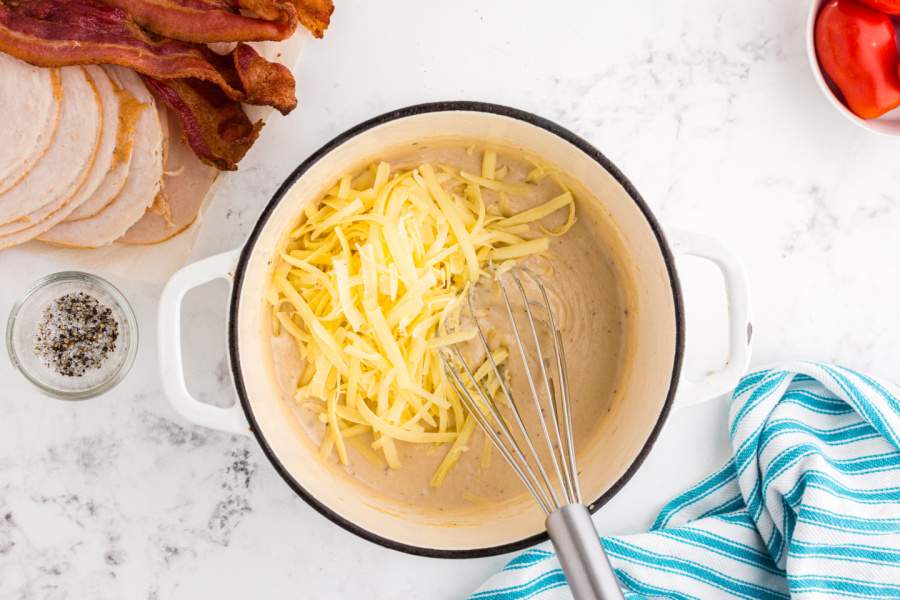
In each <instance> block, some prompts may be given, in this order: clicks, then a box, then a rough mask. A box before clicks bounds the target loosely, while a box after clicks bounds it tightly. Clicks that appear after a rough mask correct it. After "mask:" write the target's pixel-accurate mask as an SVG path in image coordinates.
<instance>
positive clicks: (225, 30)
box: [104, 0, 297, 43]
mask: <svg viewBox="0 0 900 600" xmlns="http://www.w3.org/2000/svg"><path fill="white" fill-rule="evenodd" d="M104 2H106V3H107V4H110V5H112V6H116V7H118V8H121V9H122V10H125V11H126V12H128V14H130V15H131V16H132V18H134V20H135V22H137V23H138V24H140V25H142V26H144V27H146V28H147V29H150V30H152V31H154V32H156V33H158V34H160V35H164V36H166V37H170V38H173V39H176V40H184V41H188V42H207V43H209V42H250V41H262V40H283V39H285V38H288V37H290V36H291V34H293V33H294V30H296V29H297V11H296V9H295V8H294V5H293V4H290V3H288V2H287V0H254V1H251V2H247V1H246V0H232V1H226V0H104ZM244 4H249V5H251V6H243V5H244ZM239 8H247V9H248V10H251V11H253V12H254V13H255V14H257V15H258V16H259V17H260V18H254V17H248V16H244V15H241V14H240V13H239V12H238V9H239Z"/></svg>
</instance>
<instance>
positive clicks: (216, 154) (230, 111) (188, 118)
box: [144, 76, 262, 170]
mask: <svg viewBox="0 0 900 600" xmlns="http://www.w3.org/2000/svg"><path fill="white" fill-rule="evenodd" d="M144 83H146V84H147V87H148V88H150V91H151V92H153V95H155V96H156V97H157V98H158V99H159V100H160V101H162V102H163V103H164V104H165V105H166V106H167V107H169V109H170V110H171V111H172V113H173V114H174V115H175V116H177V117H178V120H179V121H180V122H181V127H182V129H183V130H184V136H185V139H186V141H187V143H188V144H189V145H190V147H191V149H192V150H193V151H194V153H195V154H196V155H197V156H198V157H199V158H200V160H202V161H203V162H205V163H207V164H210V165H212V166H214V167H216V168H218V169H222V170H234V169H236V168H237V163H238V162H239V161H240V160H241V159H242V158H243V157H244V154H246V152H247V150H249V149H250V146H252V145H253V142H254V141H256V136H258V135H259V130H260V129H261V128H262V121H257V122H256V123H251V122H250V119H248V118H247V115H246V114H245V113H244V111H243V109H242V108H241V105H240V104H239V103H237V102H235V101H234V100H232V99H230V98H229V97H228V96H226V95H225V94H224V93H222V90H221V89H219V88H218V87H216V86H214V85H212V84H211V83H209V82H206V81H200V80H198V79H170V80H167V81H160V80H158V79H153V78H152V77H146V76H145V77H144Z"/></svg>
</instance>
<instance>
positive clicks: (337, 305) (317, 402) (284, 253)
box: [267, 151, 575, 486]
mask: <svg viewBox="0 0 900 600" xmlns="http://www.w3.org/2000/svg"><path fill="white" fill-rule="evenodd" d="M507 171H508V169H507V168H506V167H505V166H504V167H500V168H498V167H497V155H496V154H495V153H494V152H493V151H486V152H484V155H483V160H482V172H481V173H480V174H472V173H466V172H461V171H458V170H455V169H453V168H451V167H447V166H437V167H435V166H432V165H430V164H423V165H421V166H419V167H418V168H415V169H411V170H404V171H398V172H393V173H392V172H391V168H390V165H388V164H387V163H385V162H382V163H379V164H377V165H371V166H370V167H369V168H368V169H367V170H365V171H364V172H363V173H362V174H360V175H358V176H356V177H355V178H354V177H352V176H351V175H345V176H344V177H342V178H341V179H340V181H339V183H338V184H337V185H335V186H334V187H333V188H332V189H331V190H329V191H328V192H327V193H326V195H325V197H324V199H323V200H322V201H321V202H320V203H319V204H318V205H313V204H312V203H311V204H309V205H308V206H307V208H306V209H305V211H304V212H305V214H304V216H305V219H304V220H303V221H302V223H301V224H300V225H299V226H297V227H296V228H295V229H294V230H293V231H292V232H291V233H290V234H289V235H288V236H287V238H286V239H285V240H284V242H283V244H282V245H281V247H280V248H279V256H280V261H278V263H277V265H276V267H275V270H274V273H273V278H272V285H271V287H270V289H269V291H268V295H267V300H268V302H269V303H270V304H271V306H272V311H273V329H274V333H275V334H276V335H278V334H280V332H281V330H282V329H283V330H284V331H286V332H287V333H289V334H290V335H291V336H293V338H294V340H296V343H297V347H298V348H299V351H300V355H301V357H302V358H303V360H304V363H305V369H304V371H303V373H302V374H301V376H300V379H299V384H298V389H297V392H296V400H297V401H298V402H299V403H301V404H302V405H303V406H305V407H307V408H310V409H312V410H314V411H315V412H317V413H318V414H319V419H320V420H321V421H322V422H324V423H325V424H326V433H325V437H324V439H323V442H322V445H321V447H320V452H321V454H322V455H323V456H325V457H327V456H330V455H331V453H332V452H333V451H336V453H337V456H338V459H339V460H340V461H341V463H343V464H347V463H348V457H347V447H348V444H352V445H353V446H354V447H355V448H357V449H358V450H359V451H360V453H361V454H362V455H363V456H365V457H367V458H369V459H370V460H380V458H383V460H384V461H385V462H386V463H387V465H388V466H389V467H391V468H395V469H396V468H399V467H400V466H401V464H400V458H399V453H398V450H397V443H398V442H407V443H413V444H432V445H433V444H439V445H443V444H450V446H449V449H448V450H447V453H446V455H445V457H444V459H443V460H442V462H441V464H440V465H439V467H438V469H437V471H436V472H435V474H434V477H433V478H432V481H431V484H432V485H433V486H439V485H441V483H442V482H443V480H444V478H445V477H446V475H447V473H448V472H449V470H450V469H451V467H452V466H453V465H454V463H455V462H456V461H457V460H458V459H459V457H460V456H461V455H462V453H463V452H465V451H466V450H467V449H468V444H469V441H470V439H471V437H472V434H473V431H474V429H475V427H476V423H475V421H474V419H473V418H472V417H470V416H468V415H467V413H466V411H465V409H464V408H463V406H462V404H461V403H460V401H459V399H458V398H457V397H456V394H455V393H454V392H453V389H452V388H451V387H450V385H449V382H448V381H447V380H446V376H445V373H444V370H443V366H442V362H441V359H440V356H439V354H438V351H439V349H440V348H441V347H443V346H447V345H450V344H454V343H458V342H462V341H465V340H467V339H470V338H471V337H472V336H473V335H474V332H472V331H469V332H456V333H453V334H450V335H444V336H443V337H442V336H440V335H439V334H438V332H439V331H444V329H443V328H441V325H442V324H443V323H444V322H445V321H446V320H447V319H448V318H453V317H452V315H453V313H454V310H455V309H458V303H457V300H458V299H459V298H460V297H461V296H462V295H463V294H464V293H465V292H466V290H467V288H468V286H469V285H470V284H472V283H473V282H475V281H476V280H477V279H478V278H479V277H480V276H481V275H482V274H483V273H484V272H485V270H486V269H487V268H488V267H490V266H491V265H492V264H498V263H504V262H507V261H512V260H515V259H520V258H522V257H525V256H529V255H533V254H539V253H543V252H545V251H546V250H547V249H548V245H549V238H548V236H558V235H562V234H563V233H565V232H566V231H567V230H568V229H569V228H570V227H571V226H572V225H573V224H574V223H575V203H574V199H573V196H572V193H571V191H569V190H568V189H567V188H566V187H565V186H564V184H563V183H562V181H561V180H560V179H559V178H558V177H554V179H555V180H556V182H557V183H558V184H559V185H560V187H561V193H560V194H559V195H558V196H557V197H555V198H553V199H552V200H550V201H549V202H546V203H545V204H541V205H539V206H536V207H533V208H530V209H528V210H525V211H523V212H519V213H517V214H512V215H507V216H504V215H502V214H500V212H499V211H498V210H497V208H496V207H494V206H490V207H488V206H486V204H485V202H484V199H483V192H484V191H485V190H492V191H493V192H497V193H498V194H499V195H500V197H503V196H504V195H508V196H517V195H525V194H529V193H530V192H531V191H532V190H533V189H534V185H533V182H535V181H539V180H540V179H541V178H543V177H544V176H545V175H547V174H551V173H548V172H547V171H546V169H544V167H541V166H537V167H535V170H533V171H532V172H531V173H530V174H529V176H528V177H527V178H526V181H524V182H513V181H506V180H505V179H504V178H505V177H506V175H507ZM562 209H567V210H568V218H567V219H566V222H565V223H564V224H563V225H562V226H561V227H560V228H559V229H557V230H548V229H545V228H543V227H540V226H539V232H536V231H534V229H537V228H535V227H534V226H535V225H536V224H538V222H539V221H540V220H541V219H543V218H544V217H546V216H548V215H550V214H551V213H554V212H556V211H558V210H562ZM507 356H508V353H507V352H506V351H505V350H504V349H498V350H496V351H495V352H494V358H495V360H496V361H497V363H498V364H500V363H503V362H504V361H505V360H506V359H507ZM476 377H478V378H479V379H480V380H481V381H483V382H484V385H485V386H486V387H487V389H488V390H489V391H490V393H492V394H493V393H496V392H497V389H498V387H499V384H498V382H496V381H495V380H494V379H495V378H494V377H493V374H492V372H491V370H490V368H489V364H488V363H484V364H482V365H481V366H480V367H479V368H478V369H477V372H476ZM488 446H489V445H488V444H485V447H486V451H487V449H488ZM379 457H380V458H379ZM488 460H489V455H488V454H486V453H484V454H482V457H481V462H482V465H486V464H487V461H488Z"/></svg>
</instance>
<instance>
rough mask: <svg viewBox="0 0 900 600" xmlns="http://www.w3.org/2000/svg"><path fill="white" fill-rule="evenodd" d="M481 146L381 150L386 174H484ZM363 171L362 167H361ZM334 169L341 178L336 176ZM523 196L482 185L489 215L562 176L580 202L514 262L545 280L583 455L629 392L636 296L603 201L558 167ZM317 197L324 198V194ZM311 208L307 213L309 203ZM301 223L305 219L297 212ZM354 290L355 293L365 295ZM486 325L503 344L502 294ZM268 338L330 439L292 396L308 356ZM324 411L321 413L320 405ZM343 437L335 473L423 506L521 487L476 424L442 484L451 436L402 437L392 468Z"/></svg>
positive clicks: (488, 307)
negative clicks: (423, 169) (430, 440)
mask: <svg viewBox="0 0 900 600" xmlns="http://www.w3.org/2000/svg"><path fill="white" fill-rule="evenodd" d="M484 148H485V147H484V144H479V143H474V144H473V143H472V142H469V141H462V140H441V141H435V142H430V143H421V144H417V145H415V146H413V147H408V148H404V149H402V150H396V151H393V152H389V153H385V154H384V155H382V156H378V157H376V162H377V161H385V162H387V163H389V164H390V167H391V170H392V171H400V170H403V169H414V168H416V167H418V166H419V165H423V164H426V163H427V164H431V165H445V166H447V167H449V168H450V169H452V170H455V171H465V172H470V173H481V172H482V169H483V166H484V165H483V161H484V155H483V152H484ZM492 152H496V173H497V174H496V175H495V177H496V178H497V179H498V180H502V181H506V182H512V183H517V182H525V181H526V179H528V178H529V175H530V174H531V175H532V176H533V175H534V170H535V168H536V166H535V165H536V164H539V162H536V161H535V160H534V159H533V157H526V156H523V155H522V154H521V153H518V152H516V151H515V150H513V149H505V148H494V150H493V151H492ZM364 169H365V167H364V166H362V167H360V172H362V171H363V170H364ZM339 175H341V174H336V176H339ZM532 181H533V182H534V183H533V185H529V186H528V192H527V193H525V194H514V195H512V194H505V193H502V192H497V191H493V190H490V189H483V190H482V197H483V201H484V204H485V205H486V206H487V207H488V208H489V214H501V215H509V214H517V213H521V212H522V211H525V210H527V209H529V208H532V207H535V206H539V205H542V204H545V203H547V202H549V201H550V200H552V199H553V198H555V197H557V196H558V195H559V194H560V190H561V187H560V185H561V184H565V186H566V187H567V188H568V189H570V190H571V192H572V193H573V195H574V198H575V205H574V206H575V215H576V221H575V223H574V225H572V226H571V227H570V228H569V229H568V230H567V231H566V232H565V233H564V234H562V235H559V236H558V237H554V236H549V237H548V239H549V247H548V249H547V251H546V252H542V253H541V254H540V255H539V256H538V255H532V256H527V257H525V258H522V259H520V260H519V261H518V263H517V266H524V267H527V268H528V269H529V270H531V271H532V272H534V273H537V274H539V276H540V278H541V280H542V281H543V283H544V285H545V287H546V289H547V292H548V295H549V298H550V303H551V306H552V309H553V311H554V315H555V318H556V321H557V324H558V325H559V328H560V331H561V333H562V340H563V345H564V348H565V355H566V360H567V364H568V369H567V371H568V379H569V386H570V397H571V399H572V411H573V427H574V438H575V447H576V449H578V450H579V451H583V450H585V449H587V448H588V447H590V446H591V445H592V444H593V443H594V442H595V440H594V436H595V434H596V432H597V430H598V427H599V424H600V423H601V421H602V420H603V418H604V415H605V414H606V412H607V410H608V409H609V406H610V405H611V404H612V402H613V399H614V398H616V397H617V396H620V395H622V394H624V390H623V389H622V385H621V382H622V381H624V380H625V379H626V377H625V374H626V372H627V370H628V369H630V367H631V364H630V363H631V361H630V357H631V355H632V354H633V348H632V345H631V344H632V342H631V336H630V334H629V331H630V329H631V326H630V323H631V322H632V321H633V320H634V318H635V315H634V311H635V310H637V308H636V307H635V306H633V301H632V298H633V294H632V292H631V283H630V280H629V277H628V275H627V272H626V270H625V269H624V268H622V265H621V264H620V257H622V256H623V255H624V251H623V249H622V248H623V246H622V242H621V240H620V237H619V233H618V231H617V229H616V227H615V226H614V225H613V224H612V222H611V220H610V218H609V217H608V215H607V213H606V211H605V209H604V207H603V202H602V198H592V197H590V196H589V195H588V194H587V193H586V192H585V191H584V190H583V189H582V188H581V187H580V186H579V185H578V182H576V181H572V180H570V179H569V178H568V177H567V176H566V175H565V173H563V172H559V173H554V175H553V176H544V177H541V178H536V179H535V178H532ZM319 201H321V200H319ZM306 213H307V215H308V214H311V211H309V210H307V211H306ZM298 220H299V221H301V222H302V220H303V217H298ZM566 220H567V211H566V210H557V211H554V212H553V213H552V214H548V215H547V216H545V217H542V218H541V220H540V222H539V223H538V224H535V225H536V226H537V225H540V226H542V227H543V228H545V230H547V231H555V230H558V229H559V228H560V227H561V226H562V225H563V224H564V223H565V222H566ZM360 293H361V292H360ZM483 307H484V311H483V313H482V315H481V322H482V326H483V327H485V328H490V329H492V330H496V331H498V332H499V333H498V334H497V335H496V336H495V338H494V339H495V340H496V341H497V343H498V344H502V345H504V346H507V347H508V346H510V343H511V340H510V339H509V336H508V334H507V333H508V332H506V333H504V332H505V330H504V328H505V327H506V325H505V323H506V313H505V311H503V310H501V309H502V305H501V304H499V303H498V301H497V298H496V297H493V298H486V299H484V301H483ZM279 329H280V330H279V331H278V333H277V335H276V334H275V332H274V331H273V333H272V334H271V346H272V355H273V359H274V367H275V372H276V375H277V378H278V382H279V386H280V387H281V389H282V391H283V396H284V402H285V403H287V405H288V406H290V407H291V408H292V413H293V414H294V416H295V418H297V419H298V420H299V422H300V423H301V424H302V426H303V427H302V428H303V430H304V431H305V432H306V434H307V435H308V436H309V438H310V441H311V443H312V444H314V445H317V446H318V445H320V444H321V443H322V440H323V436H325V435H326V425H325V423H324V420H325V419H324V418H323V417H322V414H323V412H322V411H320V410H311V409H310V408H309V405H310V403H309V402H308V401H306V400H299V399H298V398H297V389H298V385H299V384H300V383H301V382H300V379H301V376H302V374H303V372H304V370H305V366H304V361H303V360H302V358H301V356H300V353H299V351H298V347H297V343H296V342H295V339H294V338H292V336H291V335H290V334H289V333H288V332H287V331H285V330H284V328H279ZM509 379H510V386H511V391H512V394H513V396H514V398H515V399H516V400H517V401H523V402H530V395H529V391H528V387H527V383H526V381H525V380H524V378H523V377H522V376H521V370H520V369H516V368H515V366H514V365H513V364H512V362H511V364H510V367H509ZM322 410H324V409H322ZM526 421H527V423H526V424H527V425H528V426H529V430H530V431H532V432H535V433H534V437H535V439H537V440H538V441H540V440H539V438H540V434H539V433H538V430H539V426H538V425H537V423H536V422H535V419H534V415H531V417H528V418H527V419H526ZM357 437H358V439H357V440H356V441H355V442H354V443H353V444H347V446H346V453H347V464H346V465H344V464H341V463H340V462H339V461H338V459H337V456H336V455H335V453H334V451H333V448H331V447H329V448H328V453H327V455H325V456H321V455H320V459H321V460H323V461H326V462H327V463H328V464H329V465H330V468H332V469H333V470H334V472H335V473H336V474H337V475H338V476H340V477H347V478H351V479H352V480H354V481H355V482H356V483H358V484H359V485H360V486H363V487H364V488H366V490H365V491H366V492H367V493H369V494H371V493H375V494H380V495H383V496H386V497H388V498H391V499H393V500H396V501H400V502H407V503H410V504H415V505H417V506H421V507H423V508H429V507H430V508H433V509H435V510H440V509H441V508H447V509H449V508H453V507H459V506H461V505H473V504H474V505H478V504H483V503H493V502H499V501H507V500H511V499H513V498H518V497H520V496H521V495H522V494H525V493H526V491H525V488H524V487H523V485H522V484H521V482H520V481H519V480H518V479H517V477H516V475H515V473H514V472H513V470H512V469H511V468H510V467H509V466H508V465H507V464H506V463H505V462H504V460H503V457H502V456H501V455H500V454H499V453H498V452H497V451H496V450H487V449H485V446H486V445H490V444H491V442H490V441H489V440H488V439H487V437H486V436H485V434H484V433H483V432H482V431H481V430H479V429H477V428H476V430H475V431H474V433H473V434H472V436H471V438H470V439H469V441H468V443H467V444H465V449H464V451H463V452H462V453H461V454H460V457H459V460H458V461H457V462H456V463H455V464H454V466H453V467H452V468H451V469H450V470H449V471H448V472H447V473H446V476H445V477H444V478H443V481H442V482H441V484H440V485H439V486H435V485H433V484H432V481H433V477H434V473H435V471H436V469H438V467H439V465H440V464H441V462H442V460H444V457H445V456H446V454H447V452H448V451H449V449H450V446H451V444H450V443H443V444H419V443H406V442H402V441H400V442H397V444H396V451H397V455H398V456H397V458H398V459H399V464H400V467H399V468H390V467H389V466H388V465H387V463H386V462H385V461H384V460H383V459H381V458H380V455H379V453H377V452H372V451H371V450H366V449H365V448H364V447H361V446H371V444H372V443H373V442H374V441H375V440H374V439H373V437H372V435H370V434H363V435H359V436H357Z"/></svg>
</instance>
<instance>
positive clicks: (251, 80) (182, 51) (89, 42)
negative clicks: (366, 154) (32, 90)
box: [0, 0, 297, 114]
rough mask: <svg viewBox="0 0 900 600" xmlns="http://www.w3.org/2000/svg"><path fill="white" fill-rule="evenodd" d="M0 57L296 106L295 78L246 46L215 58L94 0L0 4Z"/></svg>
mask: <svg viewBox="0 0 900 600" xmlns="http://www.w3.org/2000/svg"><path fill="white" fill-rule="evenodd" d="M0 51H2V52H6V53H7V54H10V55H12V56H15V57H16V58H19V59H21V60H25V61H27V62H30V63H32V64H34V65H38V66H41V67H61V66H65V65H76V64H98V63H111V64H116V65H122V66H124V67H129V68H132V69H134V70H135V71H138V72H139V73H142V74H144V75H149V76H150V77H154V78H156V79H161V80H172V79H183V78H195V79H200V80H203V81H208V82H210V83H212V84H215V85H216V86H218V87H219V88H220V89H221V90H222V92H223V93H224V94H225V95H226V96H228V97H229V98H231V99H232V100H235V101H237V102H247V103H249V104H261V105H269V106H274V107H275V108H277V109H278V110H279V111H281V112H282V113H283V114H287V113H288V112H290V111H291V110H293V109H294V107H295V106H296V105H297V99H296V96H295V94H294V77H293V75H291V72H290V71H289V70H288V69H287V68H286V67H285V66H283V65H279V64H277V63H270V62H268V61H266V60H264V59H263V58H261V57H260V56H259V55H258V54H257V53H256V51H255V50H253V49H252V48H251V47H250V46H247V45H246V44H243V43H241V44H238V45H237V47H236V48H235V49H234V50H233V51H232V52H230V53H229V54H224V55H222V54H216V53H215V52H213V51H212V50H210V49H209V48H207V47H206V46H204V45H202V44H193V43H189V42H182V41H176V40H171V39H167V38H158V37H155V36H151V35H150V34H148V33H147V32H145V31H144V30H142V29H141V28H140V26H138V25H137V23H135V22H134V21H133V20H132V19H131V18H130V17H129V15H128V13H126V12H125V11H123V10H122V9H120V8H117V7H114V6H108V5H106V4H103V3H102V2H100V1H99V0H0Z"/></svg>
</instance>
